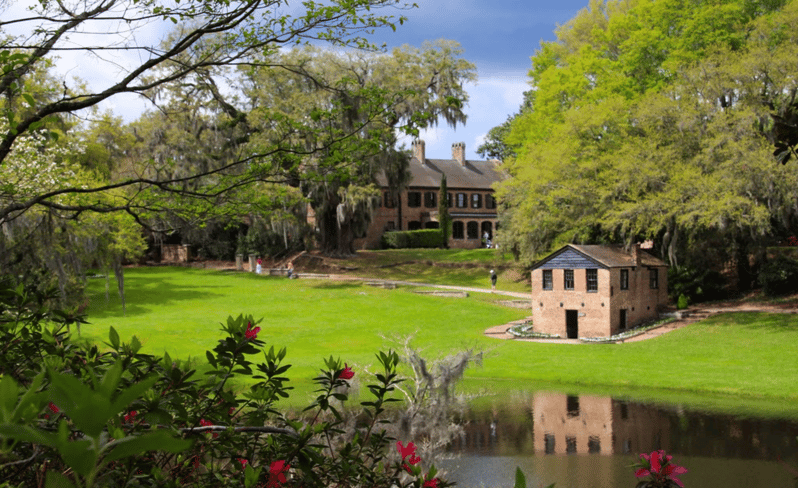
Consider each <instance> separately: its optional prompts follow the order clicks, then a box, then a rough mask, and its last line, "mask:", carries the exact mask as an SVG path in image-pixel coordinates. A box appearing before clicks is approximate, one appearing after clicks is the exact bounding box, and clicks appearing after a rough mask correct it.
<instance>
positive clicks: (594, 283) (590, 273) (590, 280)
mask: <svg viewBox="0 0 798 488" xmlns="http://www.w3.org/2000/svg"><path fill="white" fill-rule="evenodd" d="M585 274H586V277H587V291H598V270H597V269H586V270H585Z"/></svg>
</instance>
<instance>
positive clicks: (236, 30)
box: [0, 0, 403, 223]
mask: <svg viewBox="0 0 798 488" xmlns="http://www.w3.org/2000/svg"><path fill="white" fill-rule="evenodd" d="M394 5H395V2H393V1H388V0H333V1H331V2H325V3H324V4H319V3H315V2H305V3H304V4H303V6H302V8H301V9H299V10H298V11H295V13H293V14H286V13H281V12H285V11H284V10H282V9H283V8H284V7H285V4H284V2H283V1H282V0H252V1H250V0H247V1H233V2H228V1H226V0H225V1H222V0H202V1H200V0H193V1H188V2H182V3H177V4H167V3H165V2H160V1H158V0H148V1H144V2H140V1H136V2H131V1H127V0H96V1H91V2H83V1H80V2H79V1H72V2H49V1H44V2H36V3H35V4H34V5H33V6H32V7H31V10H30V11H29V12H25V13H24V14H23V15H22V16H19V17H17V18H6V17H4V18H3V20H2V21H1V22H0V28H3V29H4V30H5V31H8V28H10V27H13V28H16V29H19V31H24V33H23V34H21V35H18V36H15V37H8V38H6V39H4V40H3V41H2V42H1V44H0V47H1V48H2V51H0V65H2V68H3V71H2V73H3V74H2V76H0V95H2V96H3V98H4V99H5V100H6V101H7V102H5V104H4V105H3V106H2V111H3V116H4V118H5V119H6V120H7V121H8V127H7V130H5V131H3V132H2V134H0V164H5V161H6V159H7V158H8V157H9V156H10V154H11V152H12V151H13V149H14V146H15V144H17V141H18V140H20V138H21V137H23V136H24V135H25V134H29V133H32V132H35V131H36V130H38V129H40V128H42V127H43V125H45V124H47V123H52V122H48V121H50V120H51V119H52V118H53V117H57V116H60V115H66V114H72V113H76V112H78V111H81V110H84V109H88V108H91V107H94V106H96V105H97V104H99V103H100V102H102V101H105V100H108V99H109V98H111V97H114V96H117V95H120V94H139V95H146V94H148V93H149V92H151V91H152V90H156V89H158V88H161V87H163V86H165V85H167V84H169V83H175V82H178V81H181V80H187V81H191V80H192V79H194V78H193V77H195V75H196V76H200V75H201V77H202V78H203V79H205V80H208V79H212V78H214V77H221V76H223V75H224V70H222V69H221V67H224V66H231V65H241V64H246V63H251V62H252V60H253V58H254V57H255V56H256V55H257V56H259V55H262V54H263V53H264V52H274V51H276V50H277V48H278V47H279V46H284V45H290V44H295V43H301V42H309V41H321V42H328V43H331V44H334V45H338V46H356V47H367V46H368V43H367V42H366V40H365V38H364V37H363V35H365V34H368V33H370V32H372V31H373V29H375V28H380V27H395V25H394V22H396V20H395V19H393V18H392V17H389V16H382V15H379V14H378V13H377V12H378V11H379V10H378V9H379V8H381V7H387V6H394ZM402 20H403V19H401V18H400V19H398V22H402ZM170 22H171V23H173V24H174V25H175V28H174V30H173V31H172V34H171V35H170V36H169V37H167V38H166V40H164V41H163V42H162V43H160V44H149V43H145V42H139V40H138V39H139V37H138V36H137V34H140V33H141V32H142V30H143V29H144V28H146V27H147V26H148V25H152V24H153V23H157V25H158V27H159V28H164V26H165V25H168V24H169V23H170ZM109 25H110V26H115V28H116V29H117V31H116V32H112V33H110V34H108V35H107V36H103V35H100V36H97V37H91V36H85V37H84V33H86V32H108V26H109ZM118 34H127V36H124V35H123V36H121V37H120V36H118ZM95 39H99V41H95ZM93 42H96V44H94V43H93ZM67 51H80V52H83V53H86V54H90V55H93V56H96V57H97V58H98V59H103V58H108V59H111V60H113V61H116V60H120V59H123V58H125V57H126V55H128V54H133V55H134V56H130V59H135V60H137V62H135V63H133V64H132V65H131V66H130V67H129V68H128V69H126V70H124V71H123V72H121V74H120V75H119V76H118V77H117V78H116V79H114V80H113V81H112V82H110V83H109V85H108V86H104V87H99V88H89V87H86V86H84V85H83V84H81V83H70V84H69V85H68V84H67V80H61V82H62V84H63V85H64V87H65V88H66V89H65V90H64V91H63V94H62V95H56V96H55V99H52V100H50V99H45V100H39V99H37V98H36V97H34V96H33V95H32V94H31V92H30V91H28V90H26V86H27V82H28V80H30V79H31V77H33V76H35V74H36V73H37V72H39V71H41V69H42V67H46V66H48V65H49V64H50V63H52V62H53V59H55V57H56V56H58V55H59V54H61V53H64V52H67ZM178 58H179V62H173V61H176V60H178ZM272 67H274V66H273V65H272ZM121 68H122V69H124V66H122V67H121ZM197 79H200V78H197ZM8 101H11V102H8ZM14 106H26V110H25V111H24V112H22V111H17V110H15V109H14ZM294 150H296V148H295V147H291V148H284V147H282V146H279V145H277V146H273V147H272V148H270V150H269V151H267V152H265V153H263V154H258V155H253V156H250V157H249V158H244V159H240V160H239V159H236V160H233V161H229V162H226V163H225V164H223V165H221V166H219V167H217V168H214V169H210V170H208V171H196V172H192V173H190V174H186V175H181V176H179V177H169V176H164V177H158V176H157V175H156V176H151V175H150V174H146V175H140V174H136V175H129V176H127V177H125V178H123V179H121V180H118V181H111V182H108V181H104V182H99V183H96V184H94V185H91V186H88V187H86V186H77V185H72V186H68V185H63V186H62V187H60V188H56V189H48V190H43V191H40V192H38V193H36V194H35V195H29V196H26V197H25V198H20V197H19V196H16V197H13V198H12V196H14V195H17V194H16V192H15V190H14V188H11V187H9V186H4V188H3V191H4V194H3V196H4V203H3V205H2V207H0V223H2V222H7V221H9V220H11V219H14V218H16V217H18V216H20V215H22V214H23V213H24V212H26V211H27V210H28V209H30V208H32V207H36V206H39V207H46V208H51V209H56V210H58V211H60V212H70V213H72V214H79V213H81V212H84V211H94V212H113V211H126V212H129V213H133V214H136V213H139V212H141V211H142V210H143V209H145V208H146V207H147V205H148V204H149V203H150V202H149V201H148V200H147V199H146V197H149V196H152V195H153V194H152V193H148V190H150V189H152V188H157V189H158V192H161V193H164V192H166V193H172V194H177V195H183V196H188V197H193V198H196V199H204V200H205V201H206V202H207V201H212V200H214V199H215V198H216V197H218V196H219V195H221V194H223V193H224V192H226V191H228V190H230V189H231V188H236V187H238V186H240V185H243V184H246V183H249V182H251V181H255V180H257V179H258V178H263V174H257V175H255V174H253V173H252V172H250V171H244V170H241V169H239V168H241V167H243V166H246V165H248V164H249V163H251V162H252V161H253V160H255V159H260V160H262V159H269V158H274V157H276V155H278V154H281V153H285V152H287V151H294ZM315 151H318V148H313V149H312V152H315ZM312 152H311V153H312ZM156 173H157V172H156ZM219 176H225V178H218V177H219ZM208 178H210V180H211V181H210V182H208V183H205V182H204V180H206V179H208ZM189 181H203V183H201V184H197V185H195V186H196V188H194V189H187V188H186V185H185V183H186V182H189ZM117 188H130V189H133V190H134V191H133V192H131V193H132V194H133V195H134V196H133V197H132V198H129V199H127V200H125V201H119V200H115V201H114V200H106V201H103V200H102V199H99V200H100V201H92V199H91V198H87V199H86V201H84V202H80V203H78V202H69V203H63V202H59V201H58V200H59V198H60V197H61V196H62V195H67V194H71V195H75V194H81V195H84V196H87V197H88V196H91V195H96V194H99V193H103V192H108V191H111V190H114V189H117ZM139 202H141V204H139Z"/></svg>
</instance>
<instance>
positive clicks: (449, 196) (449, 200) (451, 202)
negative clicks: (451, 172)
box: [446, 193, 454, 208]
mask: <svg viewBox="0 0 798 488" xmlns="http://www.w3.org/2000/svg"><path fill="white" fill-rule="evenodd" d="M452 205H454V200H452V194H451V193H447V194H446V206H447V207H449V208H452Z"/></svg>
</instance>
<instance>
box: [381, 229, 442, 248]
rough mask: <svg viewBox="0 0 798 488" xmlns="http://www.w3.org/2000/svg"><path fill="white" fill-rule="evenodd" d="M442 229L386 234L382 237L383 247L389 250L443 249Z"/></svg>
mask: <svg viewBox="0 0 798 488" xmlns="http://www.w3.org/2000/svg"><path fill="white" fill-rule="evenodd" d="M441 242H443V234H442V233H441V229H424V230H406V231H392V232H386V233H385V234H383V236H382V247H383V248H387V249H407V248H434V247H441Z"/></svg>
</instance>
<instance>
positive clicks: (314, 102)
mask: <svg viewBox="0 0 798 488" xmlns="http://www.w3.org/2000/svg"><path fill="white" fill-rule="evenodd" d="M461 52H462V50H461V49H460V48H459V46H458V45H457V44H456V43H454V42H452V41H443V40H441V41H437V42H435V43H426V44H425V45H424V46H422V47H421V48H414V47H410V46H404V47H402V48H397V49H394V50H393V51H392V52H391V53H390V54H389V55H388V54H386V55H374V54H369V53H364V52H349V53H343V54H338V53H333V52H329V51H322V50H318V49H312V48H306V49H303V50H297V51H291V52H286V53H281V54H273V55H272V56H271V59H272V63H276V64H279V65H281V66H285V67H286V69H285V70H271V69H269V70H255V71H250V72H248V73H247V77H248V78H247V81H246V82H245V86H246V87H247V88H246V94H247V96H248V98H249V101H248V105H249V106H252V107H254V109H253V110H252V112H250V114H249V115H248V121H249V122H248V123H249V124H250V126H251V128H252V131H253V135H252V138H251V141H250V144H251V146H250V148H251V150H253V151H255V152H256V153H257V152H262V149H261V148H268V147H271V146H272V145H273V144H274V141H275V140H279V141H284V142H285V143H288V144H293V145H294V147H296V153H295V155H293V156H291V157H286V158H285V159H284V160H283V161H282V168H283V171H285V172H286V174H289V175H291V176H290V177H289V178H288V180H289V181H295V182H296V184H297V185H299V187H300V188H302V193H303V195H305V196H306V197H307V198H308V203H309V205H310V206H311V207H312V209H313V211H314V214H315V223H316V226H317V227H318V236H319V247H320V249H321V250H322V252H324V253H327V254H332V255H347V254H351V253H353V252H354V247H353V242H354V239H355V238H357V237H360V236H361V235H362V234H363V233H364V232H365V230H366V229H367V227H368V224H369V220H370V218H371V213H372V211H373V209H374V207H375V205H376V204H377V202H379V196H380V192H379V189H378V186H377V180H376V177H377V175H378V174H380V173H383V174H385V176H386V179H387V180H388V182H389V186H390V187H391V188H393V190H394V192H396V193H398V191H399V190H400V189H401V187H402V186H403V185H405V184H406V182H407V179H408V175H407V164H408V161H409V158H408V156H407V154H405V152H403V151H397V150H395V149H394V147H395V145H396V140H397V134H398V133H402V132H403V133H406V134H415V133H417V131H418V128H420V127H425V126H428V125H434V124H436V123H437V122H438V121H439V120H441V119H442V120H444V121H446V122H447V123H449V124H450V125H452V126H456V124H457V123H462V122H464V121H465V119H466V115H465V113H464V111H463V105H464V103H465V102H466V101H467V98H468V97H467V93H466V92H465V90H464V88H463V85H464V84H465V83H466V82H468V81H471V80H473V79H474V76H475V74H474V66H473V65H472V64H471V63H469V62H467V61H465V60H463V59H462V58H460V54H461ZM264 62H266V61H264ZM302 118H304V119H309V120H308V121H307V122H306V123H304V124H303V125H302V126H298V125H297V124H295V123H293V122H292V121H294V120H297V119H302ZM284 121H287V122H290V123H284Z"/></svg>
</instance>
